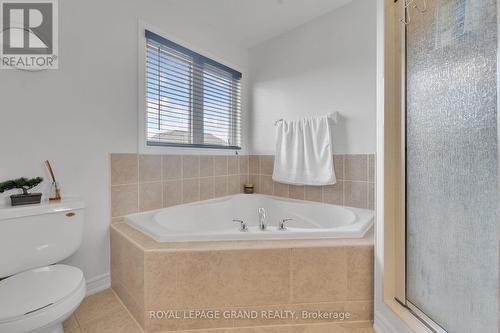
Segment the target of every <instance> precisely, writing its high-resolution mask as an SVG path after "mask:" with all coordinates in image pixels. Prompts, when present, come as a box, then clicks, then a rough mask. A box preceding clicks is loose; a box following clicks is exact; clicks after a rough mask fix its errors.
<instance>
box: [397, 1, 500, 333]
mask: <svg viewBox="0 0 500 333" xmlns="http://www.w3.org/2000/svg"><path fill="white" fill-rule="evenodd" d="M399 1H405V0H399ZM406 2H407V3H410V4H409V6H408V8H407V9H406V21H407V22H406V24H405V49H406V52H405V53H406V54H405V58H404V59H405V66H406V70H404V73H405V78H404V80H403V82H405V86H404V88H403V91H404V92H405V94H404V95H405V97H406V101H405V107H404V108H403V109H405V110H406V112H405V115H404V119H403V123H402V128H403V135H402V137H404V139H405V142H404V144H403V147H404V148H405V149H404V152H403V155H404V158H403V159H404V163H403V164H404V165H403V169H404V172H405V177H404V180H405V185H404V191H403V192H404V194H403V195H404V197H405V198H404V200H403V202H405V205H404V216H405V238H406V246H405V263H404V265H405V270H406V272H405V274H404V275H405V284H404V290H405V292H404V299H398V301H400V302H401V303H403V304H404V306H406V307H407V308H408V309H410V310H411V311H412V312H413V313H414V314H415V315H416V316H417V317H419V318H420V319H421V320H422V321H424V322H425V324H426V325H427V326H428V327H430V328H431V329H432V330H433V331H435V332H448V333H471V332H481V333H495V332H498V319H497V318H498V317H497V313H498V245H497V244H498V205H499V195H498V183H497V174H498V160H497V158H498V156H497V152H498V147H497V145H498V137H497V15H496V13H497V8H496V1H495V0H480V1H474V0H415V1H409V0H406ZM415 5H416V6H417V8H415V7H414V6H415ZM402 24H404V23H402Z"/></svg>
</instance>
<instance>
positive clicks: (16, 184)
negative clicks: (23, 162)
mask: <svg viewBox="0 0 500 333" xmlns="http://www.w3.org/2000/svg"><path fill="white" fill-rule="evenodd" d="M42 181H43V178H42V177H36V178H31V179H28V178H24V177H23V178H18V179H12V180H7V181H5V182H3V183H0V193H3V192H5V191H10V190H15V189H19V190H22V191H23V193H22V194H13V195H11V196H10V201H11V203H12V206H19V205H31V204H39V203H40V201H41V200H42V193H29V192H28V191H29V190H31V189H32V188H34V187H35V186H38V185H39V184H40V183H41V182H42Z"/></svg>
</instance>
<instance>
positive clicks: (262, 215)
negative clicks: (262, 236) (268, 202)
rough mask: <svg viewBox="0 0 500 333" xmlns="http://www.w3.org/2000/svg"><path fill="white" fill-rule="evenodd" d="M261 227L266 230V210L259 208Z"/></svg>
mask: <svg viewBox="0 0 500 333" xmlns="http://www.w3.org/2000/svg"><path fill="white" fill-rule="evenodd" d="M259 229H260V230H266V210H265V209H264V208H259Z"/></svg>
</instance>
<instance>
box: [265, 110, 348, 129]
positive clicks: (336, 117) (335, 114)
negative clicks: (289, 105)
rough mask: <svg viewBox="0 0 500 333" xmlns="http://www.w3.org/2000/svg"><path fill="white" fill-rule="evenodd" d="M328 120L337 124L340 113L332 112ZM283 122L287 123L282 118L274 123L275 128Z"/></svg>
mask: <svg viewBox="0 0 500 333" xmlns="http://www.w3.org/2000/svg"><path fill="white" fill-rule="evenodd" d="M328 118H330V119H331V120H332V121H333V123H334V124H336V123H337V121H338V118H339V113H338V112H332V113H330V114H328ZM282 121H285V119H283V118H280V119H278V120H276V121H275V122H274V126H278V124H279V123H280V122H282Z"/></svg>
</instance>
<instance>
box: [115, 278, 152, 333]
mask: <svg viewBox="0 0 500 333" xmlns="http://www.w3.org/2000/svg"><path fill="white" fill-rule="evenodd" d="M109 289H111V292H112V293H113V295H114V296H115V298H116V299H117V300H118V302H119V303H120V304H121V306H122V307H123V309H125V312H127V315H128V316H129V318H131V319H132V321H133V322H134V323H135V325H136V326H137V327H138V328H139V330H140V331H141V333H144V329H143V328H142V326H141V325H140V324H139V323H138V322H137V320H136V319H135V317H134V316H132V313H130V311H129V310H128V308H127V307H126V306H125V304H124V303H123V301H122V299H121V298H120V297H119V296H118V294H117V293H116V291H115V290H114V289H113V288H112V287H110V288H109ZM144 319H145V318H144Z"/></svg>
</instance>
